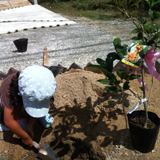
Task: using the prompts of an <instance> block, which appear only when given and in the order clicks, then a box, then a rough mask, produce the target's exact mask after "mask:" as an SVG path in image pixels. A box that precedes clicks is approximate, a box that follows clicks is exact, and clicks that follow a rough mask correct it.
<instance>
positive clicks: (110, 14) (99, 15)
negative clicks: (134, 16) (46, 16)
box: [40, 1, 122, 20]
mask: <svg viewBox="0 0 160 160" xmlns="http://www.w3.org/2000/svg"><path fill="white" fill-rule="evenodd" d="M80 4H81V3H80ZM40 5H41V6H43V7H45V8H47V9H49V10H51V11H53V12H55V13H58V14H59V13H61V14H63V15H67V16H75V17H87V18H90V19H92V20H111V19H114V18H120V17H122V15H121V13H119V12H118V11H116V9H114V8H113V7H110V6H109V5H108V6H106V7H104V9H103V7H102V8H100V9H84V8H83V7H82V8H77V7H75V5H74V4H73V2H72V1H69V2H56V3H55V2H54V3H52V4H51V5H50V3H49V2H45V3H42V4H40ZM83 5H84V4H83Z"/></svg>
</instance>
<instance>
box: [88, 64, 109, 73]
mask: <svg viewBox="0 0 160 160" xmlns="http://www.w3.org/2000/svg"><path fill="white" fill-rule="evenodd" d="M87 67H92V69H98V70H100V71H102V72H103V73H104V75H105V76H107V75H108V71H107V70H106V69H104V68H103V67H102V66H100V65H93V64H89V65H88V66H87Z"/></svg>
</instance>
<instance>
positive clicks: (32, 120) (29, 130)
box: [27, 117, 37, 139]
mask: <svg viewBox="0 0 160 160" xmlns="http://www.w3.org/2000/svg"><path fill="white" fill-rule="evenodd" d="M36 121H37V118H34V117H30V119H29V123H28V125H27V133H28V134H29V136H30V137H31V138H32V139H33V137H34V132H33V130H34V125H35V123H36Z"/></svg>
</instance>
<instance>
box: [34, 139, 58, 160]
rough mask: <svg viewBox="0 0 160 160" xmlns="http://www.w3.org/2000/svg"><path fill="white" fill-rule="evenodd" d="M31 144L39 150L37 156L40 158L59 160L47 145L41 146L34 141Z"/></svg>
mask: <svg viewBox="0 0 160 160" xmlns="http://www.w3.org/2000/svg"><path fill="white" fill-rule="evenodd" d="M32 145H33V147H34V148H36V149H37V150H38V151H39V152H38V155H37V157H39V158H41V159H42V160H59V157H58V155H57V154H56V153H55V152H54V151H53V150H52V149H51V148H50V147H49V146H48V145H44V147H43V148H41V147H40V145H39V144H38V143H37V142H35V141H33V142H32Z"/></svg>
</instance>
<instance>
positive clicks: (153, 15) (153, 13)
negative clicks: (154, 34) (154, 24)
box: [148, 9, 160, 20]
mask: <svg viewBox="0 0 160 160" xmlns="http://www.w3.org/2000/svg"><path fill="white" fill-rule="evenodd" d="M148 14H149V16H150V18H151V19H152V20H155V19H157V18H160V13H159V12H156V11H152V10H151V9H149V11H148Z"/></svg>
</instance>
